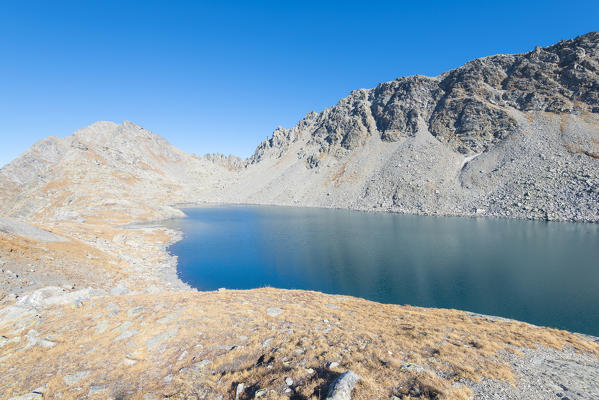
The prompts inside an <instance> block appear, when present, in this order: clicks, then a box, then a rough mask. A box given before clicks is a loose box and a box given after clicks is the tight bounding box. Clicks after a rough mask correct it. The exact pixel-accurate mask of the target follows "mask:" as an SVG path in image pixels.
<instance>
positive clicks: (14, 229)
mask: <svg viewBox="0 0 599 400" xmlns="http://www.w3.org/2000/svg"><path fill="white" fill-rule="evenodd" d="M0 232H5V233H10V234H13V235H17V236H22V237H24V238H27V239H31V240H35V241H36V242H44V243H48V242H67V241H68V239H66V238H64V237H62V236H59V235H57V234H55V233H52V232H48V231H45V230H43V229H40V228H37V227H35V226H33V225H29V224H26V223H24V222H21V221H17V220H14V219H11V218H6V217H0Z"/></svg>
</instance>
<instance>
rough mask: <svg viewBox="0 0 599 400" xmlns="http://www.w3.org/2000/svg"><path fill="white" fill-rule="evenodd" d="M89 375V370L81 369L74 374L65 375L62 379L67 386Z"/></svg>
mask: <svg viewBox="0 0 599 400" xmlns="http://www.w3.org/2000/svg"><path fill="white" fill-rule="evenodd" d="M88 375H89V371H81V372H77V373H74V374H70V375H66V376H65V377H64V378H63V380H64V383H66V384H67V385H68V386H71V385H74V384H76V383H77V382H79V381H80V380H82V379H85V378H86V377H87V376H88Z"/></svg>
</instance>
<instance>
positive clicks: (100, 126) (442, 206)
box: [0, 32, 599, 221]
mask: <svg viewBox="0 0 599 400" xmlns="http://www.w3.org/2000/svg"><path fill="white" fill-rule="evenodd" d="M598 163H599V33H597V32H592V33H589V34H586V35H583V36H580V37H577V38H575V39H571V40H567V41H561V42H559V43H557V44H555V45H552V46H548V47H543V48H539V47H537V48H536V49H534V50H533V51H531V52H528V53H524V54H517V55H496V56H489V57H485V58H481V59H476V60H473V61H470V62H468V63H467V64H465V65H464V66H462V67H460V68H457V69H455V70H452V71H449V72H446V73H444V74H442V75H440V76H437V77H425V76H411V77H406V78H398V79H396V80H394V81H391V82H385V83H381V84H379V85H378V86H377V87H376V88H373V89H359V90H355V91H353V92H351V94H350V95H349V96H348V97H346V98H344V99H341V100H340V101H339V103H337V105H335V106H333V107H330V108H327V109H325V110H323V111H322V112H320V113H316V112H311V113H308V114H307V115H306V116H305V117H304V118H303V119H302V120H301V121H300V122H299V123H298V124H297V125H296V126H295V127H293V128H291V129H285V128H277V129H276V130H275V131H274V133H273V135H272V136H271V137H270V138H269V139H268V140H266V141H264V142H263V143H261V144H260V145H259V146H258V147H257V149H256V151H255V153H254V154H253V155H252V156H251V157H250V158H249V159H247V160H241V159H239V158H237V157H233V156H224V155H220V154H212V155H211V154H209V155H206V156H204V157H199V156H195V155H190V154H187V153H185V152H183V151H181V150H179V149H176V148H175V147H173V146H172V145H170V144H169V143H168V142H167V141H166V140H164V139H163V138H161V137H159V136H157V135H155V134H153V133H151V132H149V131H147V130H145V129H143V128H141V127H139V126H137V125H135V124H133V123H130V122H127V121H126V122H124V123H122V124H115V123H112V122H98V123H95V124H92V125H90V126H89V127H86V128H83V129H81V130H79V131H77V132H76V133H74V134H73V135H72V136H69V137H67V138H65V139H59V138H52V137H51V138H47V139H44V140H42V141H40V142H38V143H37V144H35V145H34V146H33V147H32V148H31V149H30V150H29V151H27V152H26V153H25V154H24V155H22V156H21V157H19V158H17V159H16V160H14V161H13V162H11V163H10V164H8V165H7V166H5V167H4V168H2V169H1V170H0V189H2V190H1V191H0V211H2V212H3V213H4V214H6V215H9V216H21V217H35V218H46V219H65V218H66V219H73V220H78V219H79V220H81V219H85V218H87V217H86V216H89V215H97V213H95V212H94V211H93V209H94V208H101V209H102V210H104V211H105V212H104V213H103V215H105V217H106V218H111V219H115V218H116V219H118V217H115V215H122V214H124V213H131V212H133V213H134V214H135V215H137V216H138V217H139V218H138V219H154V218H163V217H168V216H173V215H179V213H178V211H177V210H175V209H172V208H170V207H169V205H170V204H176V203H190V202H224V203H256V204H277V205H295V206H298V205H299V206H316V207H340V208H351V209H360V210H378V211H391V212H407V213H417V214H436V215H488V216H498V217H516V218H536V219H549V220H571V221H597V220H599V201H598V197H599V166H598ZM90 193H96V194H97V195H96V196H90V195H89V194H90ZM132 210H133V211H132Z"/></svg>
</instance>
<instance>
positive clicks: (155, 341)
mask: <svg viewBox="0 0 599 400" xmlns="http://www.w3.org/2000/svg"><path fill="white" fill-rule="evenodd" d="M178 331H179V328H174V329H171V330H169V331H166V332H163V333H161V334H158V335H156V336H154V337H152V338H150V339H148V340H147V341H146V348H147V349H148V350H152V349H154V348H155V347H156V346H158V345H159V344H161V343H162V342H164V341H166V340H168V339H172V338H174V337H176V336H177V333H178Z"/></svg>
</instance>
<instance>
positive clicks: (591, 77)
mask: <svg viewBox="0 0 599 400" xmlns="http://www.w3.org/2000/svg"><path fill="white" fill-rule="evenodd" d="M598 76H599V34H598V33H596V32H594V33H589V34H587V35H583V36H581V37H578V38H575V39H572V40H568V41H562V42H560V43H557V44H555V45H553V46H549V47H546V48H537V49H535V50H534V51H531V52H529V53H526V54H519V55H499V56H493V57H487V58H484V59H479V60H474V61H472V62H469V63H468V64H466V65H465V66H463V67H461V68H458V69H456V70H454V71H449V72H448V73H446V74H443V75H441V76H438V77H421V76H416V77H408V78H399V79H397V80H395V81H392V82H387V83H382V84H380V85H379V86H377V88H374V89H369V90H366V89H361V90H357V91H354V92H352V93H351V94H350V96H348V97H347V98H345V99H342V100H341V101H340V102H339V103H338V104H337V105H336V106H334V107H330V108H327V109H326V110H324V111H322V112H321V113H318V114H317V113H309V114H308V115H307V116H306V118H304V119H303V120H302V121H300V123H299V124H298V125H297V126H296V127H294V128H292V129H290V130H286V129H278V130H277V131H275V133H274V134H273V136H272V137H271V138H269V139H268V140H267V141H265V142H264V143H262V144H261V145H260V146H259V147H258V148H257V150H256V153H255V154H254V155H253V156H252V157H251V158H250V159H248V160H245V161H242V160H240V159H237V158H235V157H224V156H220V155H209V156H204V157H198V156H195V155H191V154H187V153H185V152H183V151H181V150H179V149H176V148H175V147H173V146H171V145H170V144H169V143H168V142H166V140H164V139H163V138H161V137H159V136H157V135H155V134H153V133H151V132H149V131H147V130H145V129H143V128H142V127H140V126H138V125H135V124H133V123H130V122H124V123H122V124H116V123H112V122H98V123H95V124H93V125H91V126H89V127H86V128H84V129H81V130H79V131H77V132H75V133H74V134H73V135H71V136H69V137H67V138H64V139H61V138H54V137H51V138H47V139H45V140H42V141H40V142H39V143H37V144H35V145H34V146H33V147H32V148H31V149H30V150H28V151H27V152H26V153H24V154H23V155H22V156H21V157H19V158H17V159H16V160H14V161H13V162H11V163H10V164H8V165H7V166H5V167H3V168H2V169H1V170H0V399H21V400H25V399H42V398H43V399H71V398H73V399H80V398H97V399H108V398H110V399H115V400H116V399H122V398H139V399H154V398H181V399H183V398H186V399H187V398H191V399H197V398H205V399H236V400H237V399H251V398H264V399H273V398H282V399H286V398H292V399H324V398H326V397H327V395H328V394H329V393H330V394H331V396H332V397H331V398H335V399H343V398H345V399H346V398H349V396H350V395H351V396H352V398H354V399H381V400H383V399H408V398H420V399H468V398H475V399H548V400H549V399H551V400H554V399H561V400H567V399H570V400H574V399H589V400H591V399H594V400H596V399H598V398H599V342H598V340H597V338H592V337H586V336H582V335H579V334H576V333H570V332H565V331H559V330H555V329H549V328H541V327H535V326H531V325H529V324H525V323H521V322H516V321H507V320H502V319H498V318H493V317H485V316H479V315H472V314H468V313H466V312H463V311H455V310H438V309H424V308H415V307H410V306H399V305H382V304H377V303H373V302H368V301H365V300H361V299H356V298H350V297H342V296H331V295H325V294H321V293H313V292H305V291H284V290H276V289H270V288H263V289H256V290H252V291H229V290H224V291H220V292H210V293H199V292H196V291H193V290H192V289H191V288H189V287H188V286H187V285H185V284H184V283H182V282H181V281H179V280H178V279H177V276H176V259H175V258H174V257H173V256H172V255H170V254H168V252H167V250H166V249H167V246H168V245H169V243H172V242H173V241H175V240H178V239H179V238H180V234H179V233H177V232H174V231H171V230H168V229H165V228H161V227H151V226H147V225H144V226H133V225H129V226H128V227H125V225H126V224H131V223H134V222H139V221H148V220H157V219H163V218H170V217H180V216H182V215H183V213H182V212H181V211H180V210H178V209H176V208H174V207H173V206H172V205H173V204H176V203H185V202H193V203H197V202H225V203H239V202H246V203H257V204H281V205H295V206H318V207H342V208H352V209H361V210H366V209H367V210H375V211H393V212H408V213H418V214H437V215H468V216H493V217H515V218H535V219H545V220H569V221H594V222H597V221H599V83H598V80H597V77H598ZM592 306H593V305H589V307H592ZM339 379H340V380H339ZM344 383H346V384H347V385H346V386H343V384H344ZM354 384H355V387H354ZM331 388H333V389H335V388H337V391H334V390H333V391H331Z"/></svg>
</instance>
